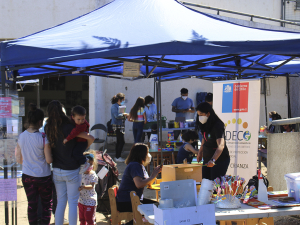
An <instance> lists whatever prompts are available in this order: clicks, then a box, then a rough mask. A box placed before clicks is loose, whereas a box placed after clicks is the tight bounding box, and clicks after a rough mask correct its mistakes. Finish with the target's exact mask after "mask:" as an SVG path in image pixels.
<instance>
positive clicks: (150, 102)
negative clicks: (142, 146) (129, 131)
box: [143, 95, 157, 140]
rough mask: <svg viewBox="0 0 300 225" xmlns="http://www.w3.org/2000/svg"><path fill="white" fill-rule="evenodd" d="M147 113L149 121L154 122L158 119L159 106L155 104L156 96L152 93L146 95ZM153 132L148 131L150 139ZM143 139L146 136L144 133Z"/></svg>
mask: <svg viewBox="0 0 300 225" xmlns="http://www.w3.org/2000/svg"><path fill="white" fill-rule="evenodd" d="M144 109H145V113H146V118H147V123H148V122H154V121H156V115H157V108H156V105H155V104H154V98H153V97H151V96H150V95H147V96H146V97H145V108H144ZM150 135H151V132H147V136H148V140H149V139H150ZM143 137H144V138H143V140H145V136H144V135H143Z"/></svg>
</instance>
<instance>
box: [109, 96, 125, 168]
mask: <svg viewBox="0 0 300 225" xmlns="http://www.w3.org/2000/svg"><path fill="white" fill-rule="evenodd" d="M111 104H112V106H111V126H112V128H113V130H114V133H115V134H116V136H117V144H116V158H115V161H116V162H124V161H125V159H123V158H122V157H121V153H122V150H123V146H124V144H125V141H124V134H125V120H126V117H127V115H128V114H127V113H123V112H120V106H122V105H124V104H125V95H124V94H123V93H118V94H117V95H115V96H114V97H112V99H111Z"/></svg>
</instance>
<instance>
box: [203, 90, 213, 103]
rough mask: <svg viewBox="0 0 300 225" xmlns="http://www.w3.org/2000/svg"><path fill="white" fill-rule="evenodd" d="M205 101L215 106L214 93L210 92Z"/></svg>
mask: <svg viewBox="0 0 300 225" xmlns="http://www.w3.org/2000/svg"><path fill="white" fill-rule="evenodd" d="M205 101H206V102H207V103H209V104H210V105H211V106H212V105H213V93H210V92H208V93H207V95H206V96H205Z"/></svg>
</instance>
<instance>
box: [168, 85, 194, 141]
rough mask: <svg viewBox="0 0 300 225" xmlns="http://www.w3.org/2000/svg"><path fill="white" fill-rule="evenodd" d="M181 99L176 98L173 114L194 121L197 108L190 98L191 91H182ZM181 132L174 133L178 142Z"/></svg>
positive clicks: (184, 89)
mask: <svg viewBox="0 0 300 225" xmlns="http://www.w3.org/2000/svg"><path fill="white" fill-rule="evenodd" d="M180 93H181V97H178V98H176V99H175V100H174V101H173V103H172V112H175V113H176V117H184V118H185V119H186V120H187V119H193V116H194V112H195V106H194V102H193V100H192V99H190V98H189V97H188V95H189V91H188V89H186V88H182V89H181V90H180ZM180 133H181V131H180V130H175V131H174V139H175V140H177V138H178V136H179V134H180Z"/></svg>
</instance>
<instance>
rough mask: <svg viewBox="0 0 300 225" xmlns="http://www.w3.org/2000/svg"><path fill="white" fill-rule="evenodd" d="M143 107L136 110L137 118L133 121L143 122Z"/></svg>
mask: <svg viewBox="0 0 300 225" xmlns="http://www.w3.org/2000/svg"><path fill="white" fill-rule="evenodd" d="M144 112H145V110H144V108H143V107H142V108H140V109H139V110H138V111H137V119H136V120H134V121H133V122H144Z"/></svg>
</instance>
